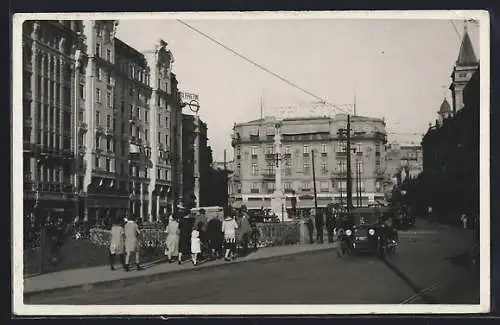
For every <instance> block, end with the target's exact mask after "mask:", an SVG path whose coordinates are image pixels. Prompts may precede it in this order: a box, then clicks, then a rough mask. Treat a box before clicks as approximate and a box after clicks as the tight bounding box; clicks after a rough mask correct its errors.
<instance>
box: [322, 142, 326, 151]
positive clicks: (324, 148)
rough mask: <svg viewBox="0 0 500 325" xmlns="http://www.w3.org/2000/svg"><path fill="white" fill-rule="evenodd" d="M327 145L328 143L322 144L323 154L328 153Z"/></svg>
mask: <svg viewBox="0 0 500 325" xmlns="http://www.w3.org/2000/svg"><path fill="white" fill-rule="evenodd" d="M326 150H327V144H326V143H322V144H321V153H326V152H327V151H326Z"/></svg>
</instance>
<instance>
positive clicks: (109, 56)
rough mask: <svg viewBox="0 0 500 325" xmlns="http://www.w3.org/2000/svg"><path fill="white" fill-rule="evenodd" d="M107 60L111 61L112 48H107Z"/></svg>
mask: <svg viewBox="0 0 500 325" xmlns="http://www.w3.org/2000/svg"><path fill="white" fill-rule="evenodd" d="M106 60H107V61H108V62H111V50H110V49H106Z"/></svg>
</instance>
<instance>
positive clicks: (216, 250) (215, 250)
mask: <svg viewBox="0 0 500 325" xmlns="http://www.w3.org/2000/svg"><path fill="white" fill-rule="evenodd" d="M206 238H207V241H208V248H209V250H210V254H211V256H210V259H212V260H214V259H215V258H216V256H218V257H221V256H222V250H221V248H222V243H223V241H224V237H223V234H222V221H221V219H220V217H219V215H217V216H216V217H215V218H212V219H210V221H209V222H207V231H206Z"/></svg>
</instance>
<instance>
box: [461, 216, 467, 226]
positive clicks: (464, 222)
mask: <svg viewBox="0 0 500 325" xmlns="http://www.w3.org/2000/svg"><path fill="white" fill-rule="evenodd" d="M460 221H462V227H463V229H467V215H466V214H465V213H464V214H462V216H461V217H460Z"/></svg>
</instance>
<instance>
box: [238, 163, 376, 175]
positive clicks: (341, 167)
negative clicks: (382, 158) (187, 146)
mask: <svg viewBox="0 0 500 325" xmlns="http://www.w3.org/2000/svg"><path fill="white" fill-rule="evenodd" d="M353 164H354V166H355V168H356V169H355V171H358V172H359V173H363V170H364V169H363V166H364V164H363V161H360V160H357V161H356V162H353ZM376 165H377V164H376ZM379 166H380V162H379V164H378V165H377V167H379ZM236 168H237V170H239V169H240V168H241V165H239V164H237V166H236ZM251 168H252V176H258V175H259V167H258V165H257V163H252V165H251ZM311 171H312V168H311V164H310V163H309V162H305V163H304V164H303V166H302V168H301V169H299V171H298V172H302V173H303V174H304V175H311ZM335 171H336V172H340V173H345V172H346V171H347V162H346V161H345V160H337V168H336V170H335ZM319 172H320V174H321V175H328V172H329V169H328V163H325V162H322V163H321V164H320V168H319ZM265 173H266V174H268V175H269V174H270V175H274V174H275V173H276V166H275V165H274V164H269V165H268V166H267V167H266V169H265ZM283 173H284V174H285V175H287V176H290V175H291V174H292V167H291V165H290V163H289V162H287V163H286V164H285V166H284V168H283Z"/></svg>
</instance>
